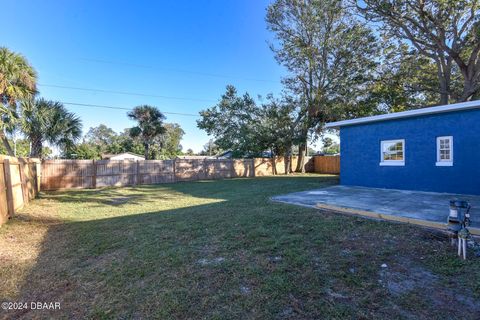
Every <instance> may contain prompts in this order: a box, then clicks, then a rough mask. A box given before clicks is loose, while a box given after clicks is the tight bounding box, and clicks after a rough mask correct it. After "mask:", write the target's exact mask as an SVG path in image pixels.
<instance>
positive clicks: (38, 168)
mask: <svg viewBox="0 0 480 320" xmlns="http://www.w3.org/2000/svg"><path fill="white" fill-rule="evenodd" d="M35 183H36V190H35V195H38V193H39V192H40V191H41V188H42V187H41V185H42V162H41V160H40V161H39V162H37V161H35Z"/></svg>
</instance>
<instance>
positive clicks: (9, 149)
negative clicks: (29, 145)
mask: <svg viewBox="0 0 480 320" xmlns="http://www.w3.org/2000/svg"><path fill="white" fill-rule="evenodd" d="M0 139H2V142H3V146H4V147H5V149H6V150H7V153H8V155H9V156H11V157H14V156H15V154H14V153H13V150H12V147H11V146H10V143H9V142H8V139H7V137H6V136H5V133H3V131H0Z"/></svg>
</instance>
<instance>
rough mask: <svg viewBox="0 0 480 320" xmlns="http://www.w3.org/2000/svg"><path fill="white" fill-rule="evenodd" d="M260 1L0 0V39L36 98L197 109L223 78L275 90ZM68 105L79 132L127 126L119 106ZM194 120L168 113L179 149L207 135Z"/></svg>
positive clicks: (275, 68) (262, 91)
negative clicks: (19, 59) (31, 71)
mask: <svg viewBox="0 0 480 320" xmlns="http://www.w3.org/2000/svg"><path fill="white" fill-rule="evenodd" d="M269 2H270V1H266V0H237V1H227V0H223V1H220V0H218V1H206V0H205V1H168V2H167V1H118V0H115V1H113V0H109V1H93V0H88V1H87V0H83V1H82V0H78V1H60V0H58V1H49V0H43V1H31V0H30V1H25V0H15V1H13V0H7V1H5V0H4V1H3V3H2V11H3V12H4V13H8V14H3V15H2V19H0V39H1V41H0V46H6V47H8V48H10V49H11V50H13V51H16V52H20V53H22V54H23V55H25V56H26V57H27V59H28V60H29V61H30V63H31V64H32V65H33V66H34V67H35V69H36V70H37V72H38V74H39V81H38V82H39V84H40V85H39V90H40V95H41V96H42V97H45V98H49V99H55V100H59V101H63V102H75V103H84V104H95V105H108V106H116V107H125V108H133V107H134V106H137V105H140V104H151V105H154V106H157V107H158V108H159V109H160V110H161V111H164V112H179V113H193V114H197V113H198V111H200V110H202V109H204V108H207V107H209V106H212V105H214V104H215V103H216V102H217V101H218V99H219V98H220V95H221V94H222V93H223V92H224V91H225V86H226V85H227V84H233V85H234V86H236V87H237V89H238V90H239V91H240V93H243V92H245V91H248V92H249V93H250V94H252V95H254V96H256V95H262V96H265V95H266V94H268V93H274V94H278V93H279V92H280V90H281V83H280V79H281V77H282V75H284V74H285V71H284V69H283V68H282V67H281V66H279V65H278V64H277V63H276V61H275V59H274V55H273V53H272V52H271V50H270V49H269V47H268V41H272V40H273V35H272V34H271V33H270V32H268V31H267V29H266V24H265V10H266V7H267V6H268V4H269ZM51 86H69V87H79V88H91V89H101V90H109V91H122V92H123V91H124V92H132V93H140V94H146V95H154V96H157V97H152V96H135V95H122V94H114V93H106V92H91V91H81V90H71V89H64V88H58V87H51ZM158 96H167V97H173V98H181V99H167V98H162V97H158ZM187 99H191V100H187ZM67 107H68V108H69V109H70V110H71V111H74V112H75V113H76V114H78V115H80V117H81V118H82V120H83V124H84V132H86V131H87V130H88V128H89V127H92V126H96V125H98V124H101V123H104V124H106V125H107V126H109V127H111V128H113V129H114V130H116V131H121V130H123V129H124V128H127V127H131V126H132V125H133V122H131V121H130V120H128V119H127V116H126V112H127V111H125V110H112V109H101V108H89V107H80V106H70V105H67ZM196 119H197V118H196V117H191V116H179V115H170V114H167V122H176V123H179V124H180V125H181V126H182V128H183V129H184V130H185V132H186V135H185V136H184V140H183V141H182V145H183V147H184V150H186V149H187V148H192V149H193V150H194V151H200V150H201V149H202V146H203V145H204V144H205V143H206V142H207V141H208V136H207V135H206V134H205V133H204V132H203V131H201V130H199V129H198V128H197V127H196V122H195V120H196Z"/></svg>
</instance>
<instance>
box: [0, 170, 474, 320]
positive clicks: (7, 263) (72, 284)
mask: <svg viewBox="0 0 480 320" xmlns="http://www.w3.org/2000/svg"><path fill="white" fill-rule="evenodd" d="M334 183H337V180H336V177H332V176H320V175H304V176H294V177H264V178H255V179H232V180H220V181H198V182H188V183H178V184H169V185H157V186H142V187H132V188H118V189H115V188H112V189H102V190H78V191H63V192H52V193H45V194H42V196H41V198H40V199H38V200H36V201H34V202H32V203H31V205H30V206H28V207H27V208H25V209H24V210H23V211H22V212H21V213H20V214H18V215H17V216H16V217H15V218H14V219H12V220H11V221H10V222H9V223H8V224H6V225H4V226H3V227H2V228H0V294H1V299H2V301H22V302H25V301H28V302H30V301H41V302H57V301H58V302H60V303H61V310H56V311H34V310H26V311H16V312H14V311H3V310H0V317H5V318H13V317H15V318H21V317H23V318H26V319H31V318H35V317H38V318H48V317H54V318H70V319H71V318H78V319H83V318H93V319H110V318H112V319H117V318H123V319H126V318H136V319H140V318H160V319H170V318H177V319H186V318H190V319H201V318H208V319H252V318H258V319H289V318H295V319H313V318H316V319H318V318H337V319H338V318H351V319H359V318H380V319H385V318H389V319H393V318H405V319H418V318H420V319H432V318H437V319H452V318H456V319H458V318H463V319H478V318H479V317H480V302H479V301H480V259H473V258H472V259H471V260H468V261H466V262H464V261H461V260H459V259H458V258H457V257H456V253H455V250H454V249H453V248H452V247H450V246H449V242H448V241H447V239H446V238H445V237H444V236H442V235H441V234H438V233H435V232H432V231H428V230H425V229H421V228H418V227H414V226H408V225H402V224H393V223H388V222H380V221H373V220H366V219H363V218H357V217H350V216H345V215H339V214H333V213H329V212H320V211H317V210H314V209H310V208H304V207H298V206H291V205H286V204H280V203H273V202H270V201H269V197H270V196H272V195H277V194H282V193H288V192H293V191H301V190H308V189H313V188H319V187H322V186H327V185H330V184H334ZM382 264H386V267H382Z"/></svg>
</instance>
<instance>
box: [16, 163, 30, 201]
mask: <svg viewBox="0 0 480 320" xmlns="http://www.w3.org/2000/svg"><path fill="white" fill-rule="evenodd" d="M24 170H25V164H24V160H23V159H21V158H19V159H18V172H19V173H20V187H21V189H22V198H23V204H27V203H28V186H27V181H26V179H25V171H24Z"/></svg>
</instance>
